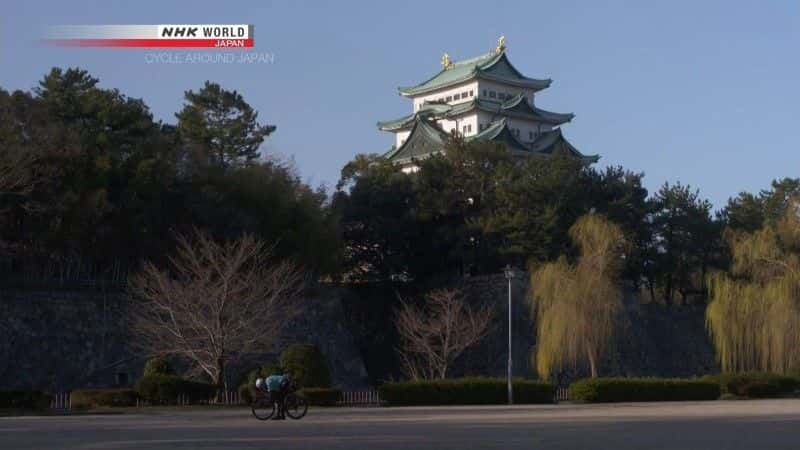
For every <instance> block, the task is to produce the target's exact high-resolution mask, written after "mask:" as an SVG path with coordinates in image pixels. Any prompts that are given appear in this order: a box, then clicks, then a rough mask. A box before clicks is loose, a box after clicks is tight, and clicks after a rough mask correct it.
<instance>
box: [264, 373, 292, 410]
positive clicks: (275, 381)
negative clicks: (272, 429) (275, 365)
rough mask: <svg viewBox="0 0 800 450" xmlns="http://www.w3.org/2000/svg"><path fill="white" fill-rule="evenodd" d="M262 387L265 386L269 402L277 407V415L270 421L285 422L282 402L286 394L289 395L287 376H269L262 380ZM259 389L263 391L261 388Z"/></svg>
mask: <svg viewBox="0 0 800 450" xmlns="http://www.w3.org/2000/svg"><path fill="white" fill-rule="evenodd" d="M264 385H266V388H267V389H266V390H267V392H269V394H270V400H271V401H272V402H273V403H275V405H276V407H277V414H276V415H275V417H273V418H272V420H286V411H284V407H283V401H284V399H285V398H286V394H288V393H289V388H290V386H291V379H290V378H289V375H288V374H285V375H281V374H273V375H270V376H268V377H267V379H266V380H264V383H263V384H262V386H264ZM259 387H261V386H259ZM261 388H262V389H263V387H261Z"/></svg>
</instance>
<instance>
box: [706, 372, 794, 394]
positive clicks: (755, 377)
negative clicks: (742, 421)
mask: <svg viewBox="0 0 800 450" xmlns="http://www.w3.org/2000/svg"><path fill="white" fill-rule="evenodd" d="M703 379H704V380H708V381H713V382H715V383H718V384H719V387H720V390H721V391H722V393H723V394H730V395H735V396H739V397H748V398H773V397H780V396H781V395H785V394H790V393H792V392H794V391H795V390H796V389H798V388H800V380H798V379H797V378H795V377H790V376H785V375H778V374H774V373H766V372H746V373H725V374H721V375H709V376H706V377H703Z"/></svg>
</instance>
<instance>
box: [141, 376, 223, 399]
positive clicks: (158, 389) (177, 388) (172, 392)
mask: <svg viewBox="0 0 800 450" xmlns="http://www.w3.org/2000/svg"><path fill="white" fill-rule="evenodd" d="M216 390H217V388H216V387H215V386H214V385H212V384H208V383H201V382H199V381H191V380H185V379H183V378H181V377H179V376H176V375H152V376H149V377H142V378H140V379H139V381H138V382H137V383H136V391H137V392H138V393H139V395H140V396H141V397H142V398H143V399H145V400H147V401H149V402H151V403H154V404H172V403H177V402H178V400H179V399H184V400H185V401H189V402H198V401H206V400H208V399H210V398H212V397H213V396H214V393H215V392H216Z"/></svg>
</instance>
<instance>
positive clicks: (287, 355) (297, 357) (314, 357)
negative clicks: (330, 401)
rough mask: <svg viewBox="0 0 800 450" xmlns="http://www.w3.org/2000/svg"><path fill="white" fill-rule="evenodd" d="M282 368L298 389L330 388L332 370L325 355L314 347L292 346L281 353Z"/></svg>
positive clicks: (306, 345) (304, 345) (305, 345)
mask: <svg viewBox="0 0 800 450" xmlns="http://www.w3.org/2000/svg"><path fill="white" fill-rule="evenodd" d="M281 367H283V369H284V370H285V371H286V372H287V373H288V374H289V375H291V377H292V380H294V381H295V382H296V383H297V385H298V387H324V388H327V387H330V386H331V370H330V368H329V367H328V361H327V360H326V359H325V355H323V354H322V352H321V351H320V350H319V349H318V348H317V347H316V346H313V345H309V344H292V345H290V346H289V347H287V348H286V350H284V351H283V353H281Z"/></svg>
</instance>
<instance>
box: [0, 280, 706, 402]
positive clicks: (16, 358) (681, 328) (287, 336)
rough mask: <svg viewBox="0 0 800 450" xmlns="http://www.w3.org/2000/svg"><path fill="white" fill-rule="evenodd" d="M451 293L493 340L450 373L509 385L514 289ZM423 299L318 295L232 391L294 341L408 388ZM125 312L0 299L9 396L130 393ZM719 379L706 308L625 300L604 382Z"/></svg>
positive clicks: (2, 372)
mask: <svg viewBox="0 0 800 450" xmlns="http://www.w3.org/2000/svg"><path fill="white" fill-rule="evenodd" d="M445 284H446V283H443V285H445ZM450 286H451V287H457V288H460V289H462V290H463V291H464V292H465V293H466V294H467V298H468V299H469V301H470V302H473V303H475V304H476V305H477V304H482V305H490V306H491V307H492V308H493V309H494V311H495V315H494V321H493V322H494V323H493V327H492V331H491V332H490V334H489V336H488V337H487V338H486V339H485V340H484V341H482V342H481V343H480V344H479V345H477V346H476V347H474V348H472V349H469V350H468V351H467V352H465V354H464V355H463V357H462V358H460V359H459V360H458V361H457V364H456V365H455V367H453V369H452V372H451V374H452V375H453V376H459V375H491V376H504V375H505V371H506V361H507V345H508V344H507V339H508V337H507V336H508V335H507V332H508V331H507V330H508V329H507V326H506V323H507V311H508V310H507V309H506V308H507V306H506V305H507V284H506V280H505V279H504V278H503V277H502V276H501V275H496V276H480V277H471V278H466V279H462V280H458V281H457V282H455V283H451V284H450ZM415 289H416V288H415V287H413V286H406V287H405V288H404V289H403V288H396V287H385V286H384V287H379V286H369V285H367V286H352V287H349V288H344V287H334V286H325V285H322V286H319V287H318V288H316V289H315V292H314V293H310V294H309V296H308V298H307V299H306V301H307V302H308V310H307V313H305V314H303V315H302V316H301V317H299V318H298V319H296V320H294V321H292V322H290V323H288V324H287V326H286V328H285V330H284V333H283V335H282V337H281V338H280V342H279V343H278V345H277V346H276V348H274V349H270V350H266V349H265V353H264V354H263V355H254V357H253V358H251V359H250V361H246V362H241V363H239V364H236V365H234V366H233V370H231V371H230V379H229V382H230V383H234V384H235V383H236V382H238V380H239V376H240V375H241V373H243V372H244V371H246V370H247V369H249V368H251V367H253V366H254V365H256V364H263V363H266V362H270V361H274V360H276V359H277V355H278V353H279V351H280V349H282V348H284V347H285V346H286V345H288V344H290V343H294V342H302V343H312V344H315V345H317V346H318V347H320V349H321V350H322V352H323V353H324V354H325V355H326V356H327V357H328V359H329V361H330V364H331V367H332V371H333V379H334V384H336V385H337V386H339V387H341V388H345V389H360V388H366V387H368V386H370V385H376V384H379V383H381V382H383V381H386V380H391V379H397V378H400V377H402V371H401V368H400V365H399V361H398V358H397V353H396V348H397V343H398V341H397V335H396V333H395V331H394V327H393V324H392V320H393V319H392V314H393V310H394V307H395V306H396V305H397V302H398V298H400V297H402V298H411V297H413V296H415V295H416V296H419V295H421V293H420V292H419V291H416V290H415ZM527 292H528V285H527V281H526V279H525V277H520V278H517V279H515V280H514V282H513V284H512V303H513V307H512V308H513V309H512V313H513V314H512V317H513V320H512V332H513V344H514V345H513V364H514V373H515V375H517V376H525V377H534V376H535V375H536V373H535V367H534V366H533V365H532V364H531V357H530V355H531V354H532V351H533V349H534V348H535V345H536V338H535V330H534V323H533V321H532V319H531V314H530V311H529V306H528V303H527V300H526V298H527ZM127 302H128V300H127V297H126V296H125V294H124V293H123V292H121V291H120V290H110V291H109V290H104V289H98V288H94V289H82V290H76V289H64V288H58V289H0V387H38V388H43V389H48V390H51V391H59V390H66V389H71V388H75V387H83V386H113V385H117V384H122V385H125V384H131V383H133V382H134V381H135V380H136V379H137V378H138V377H139V376H141V371H142V367H143V365H144V361H143V359H142V358H137V357H136V355H135V354H134V353H133V352H132V351H131V349H130V346H129V343H130V342H131V337H130V335H129V334H128V331H127V324H126V310H127ZM718 370H719V369H718V367H717V364H716V362H715V360H714V352H713V348H712V346H711V343H710V341H709V339H708V335H707V333H706V330H705V322H704V317H703V308H702V307H695V306H680V307H671V308H668V307H664V306H662V305H649V304H645V305H643V304H639V303H638V302H637V301H636V299H635V298H633V297H631V298H628V299H627V300H626V307H625V311H624V314H623V317H622V321H621V326H620V328H619V332H618V333H617V335H616V337H615V340H614V343H613V345H612V346H611V348H610V349H609V352H608V355H607V358H606V360H605V361H604V363H603V365H602V366H601V374H602V375H624V376H693V375H701V374H705V373H713V372H717V371H718ZM237 372H238V373H237ZM578 375H580V374H579V373H575V374H574V376H578Z"/></svg>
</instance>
